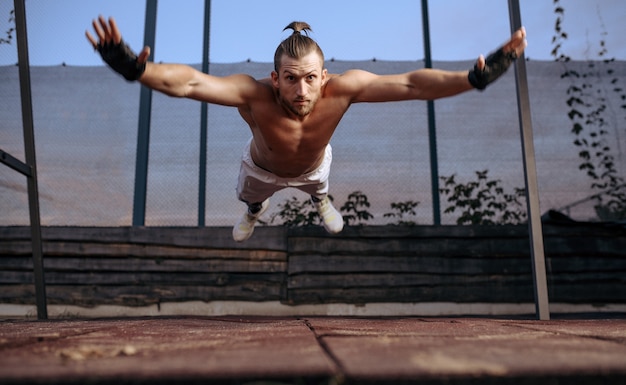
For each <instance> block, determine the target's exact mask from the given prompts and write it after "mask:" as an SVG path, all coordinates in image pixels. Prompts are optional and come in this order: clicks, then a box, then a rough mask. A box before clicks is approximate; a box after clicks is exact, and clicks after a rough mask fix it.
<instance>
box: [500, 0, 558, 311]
mask: <svg viewBox="0 0 626 385" xmlns="http://www.w3.org/2000/svg"><path fill="white" fill-rule="evenodd" d="M509 16H510V19H511V32H514V31H516V30H517V29H519V28H520V27H521V26H522V21H521V16H520V9H519V1H518V0H509ZM524 60H525V59H524V55H522V56H520V58H519V59H518V60H517V61H516V62H515V83H516V85H517V107H518V112H519V122H520V131H521V136H522V152H523V163H524V176H525V178H526V202H527V210H528V230H529V233H530V252H531V259H532V268H533V280H534V288H535V308H536V313H537V317H538V318H539V319H540V320H548V319H550V309H549V303H548V284H547V279H546V261H545V255H544V247H543V233H542V228H541V213H540V211H539V188H538V184H537V166H536V164H535V148H534V143H533V129H532V122H531V115H530V101H529V96H528V79H527V76H526V62H525V61H524Z"/></svg>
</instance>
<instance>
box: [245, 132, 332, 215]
mask: <svg viewBox="0 0 626 385" xmlns="http://www.w3.org/2000/svg"><path fill="white" fill-rule="evenodd" d="M251 142H252V138H251V139H250V140H249V141H248V144H247V145H246V147H245V148H244V150H243V155H242V157H241V169H240V170H239V183H238V184H237V198H239V200H240V201H243V202H246V203H250V204H252V203H260V202H263V201H264V200H266V199H267V198H269V197H271V196H272V195H274V193H275V192H277V191H280V190H282V189H285V188H287V187H293V188H297V189H298V190H301V191H303V192H305V193H307V194H309V195H312V196H314V197H316V198H320V199H322V198H324V196H326V194H328V176H329V175H330V164H331V163H332V160H333V151H332V148H331V147H330V144H329V145H327V146H326V152H325V155H324V160H323V161H322V164H320V166H319V167H318V168H317V169H315V170H313V171H311V172H309V173H306V174H304V175H300V176H298V177H295V178H282V177H279V176H277V175H275V174H272V173H271V172H269V171H267V170H264V169H262V168H261V167H259V166H257V165H256V164H254V161H252V156H251V155H250V143H251Z"/></svg>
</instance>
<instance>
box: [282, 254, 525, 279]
mask: <svg viewBox="0 0 626 385" xmlns="http://www.w3.org/2000/svg"><path fill="white" fill-rule="evenodd" d="M530 271H531V266H530V262H529V261H528V260H526V259H523V258H445V257H439V256H434V255H433V256H427V257H421V256H420V257H416V256H386V255H376V256H360V255H356V256H355V255H338V256H326V255H292V256H290V257H289V265H288V271H287V272H288V274H289V275H292V274H297V273H303V272H309V273H339V272H341V273H358V272H395V273H406V272H416V273H417V272H420V273H433V274H446V273H447V274H461V273H462V274H489V273H502V272H506V273H530Z"/></svg>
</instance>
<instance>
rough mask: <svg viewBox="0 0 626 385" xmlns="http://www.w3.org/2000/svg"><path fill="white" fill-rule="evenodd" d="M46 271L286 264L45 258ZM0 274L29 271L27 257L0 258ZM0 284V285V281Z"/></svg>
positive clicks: (243, 268)
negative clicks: (1, 272)
mask: <svg viewBox="0 0 626 385" xmlns="http://www.w3.org/2000/svg"><path fill="white" fill-rule="evenodd" d="M44 263H45V268H46V271H54V270H65V271H101V272H103V273H106V272H115V271H144V272H186V271H187V272H227V273H231V272H233V273H234V272H240V273H263V272H267V273H275V272H284V271H285V270H286V268H287V263H286V262H282V261H250V260H223V259H201V260H187V259H183V260H180V259H170V258H157V259H148V258H104V257H95V258H92V257H72V258H65V257H47V258H45V260H44ZM0 270H16V271H20V270H26V271H31V270H32V260H31V259H30V258H28V257H1V258H0ZM0 282H1V281H0Z"/></svg>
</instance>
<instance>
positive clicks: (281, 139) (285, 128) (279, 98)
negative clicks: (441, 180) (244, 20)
mask: <svg viewBox="0 0 626 385" xmlns="http://www.w3.org/2000/svg"><path fill="white" fill-rule="evenodd" d="M93 28H94V31H95V33H96V35H97V37H98V39H97V40H96V39H95V38H94V37H93V36H92V35H91V34H90V33H89V32H86V36H87V39H88V40H89V41H90V43H91V44H92V45H93V47H94V49H95V50H97V51H98V52H100V54H101V56H102V58H103V60H104V61H105V62H106V63H107V64H109V66H111V68H113V69H114V70H115V71H117V72H119V73H120V74H121V75H123V76H124V77H125V78H126V79H127V80H129V81H134V80H138V81H139V82H140V83H142V84H143V85H145V86H147V87H150V88H152V89H154V90H157V91H160V92H163V93H165V94H167V95H170V96H173V97H185V98H191V99H195V100H199V101H202V102H207V103H215V104H220V105H224V106H232V107H237V108H238V109H239V113H240V114H241V117H242V118H243V119H244V120H245V121H246V123H248V125H249V126H250V130H251V131H252V138H251V139H250V141H249V142H248V145H247V146H246V148H245V150H244V154H243V157H242V163H241V171H240V174H239V183H238V186H237V195H238V198H239V199H240V200H241V201H243V202H245V203H246V204H247V205H248V210H247V211H246V212H245V213H244V214H243V216H242V218H241V219H240V221H239V223H237V224H236V225H235V227H234V228H233V238H234V239H235V240H236V241H239V242H241V241H245V240H246V239H248V238H249V237H250V236H251V235H252V232H253V231H254V225H255V223H256V221H257V219H258V218H259V217H260V216H261V214H263V212H264V211H265V210H266V209H267V207H268V205H269V198H270V196H272V195H273V194H274V193H275V192H276V191H279V190H281V189H283V188H286V187H294V188H297V189H299V190H301V191H304V192H305V193H307V194H309V195H311V198H312V200H313V202H314V203H315V206H316V208H317V210H318V213H319V214H320V216H321V218H322V223H323V226H324V228H325V229H326V230H327V231H328V232H329V233H338V232H340V231H341V230H342V229H343V218H342V216H341V214H340V213H339V212H338V211H337V210H336V209H335V208H334V207H333V206H332V204H331V202H330V200H329V199H328V175H329V170H330V163H331V160H332V152H331V147H330V144H329V142H330V139H331V137H332V135H333V132H334V131H335V128H336V127H337V125H338V124H339V121H340V120H341V118H342V117H343V115H344V113H345V112H346V111H347V110H348V108H349V107H350V105H351V104H352V103H361V102H388V101H400V100H411V99H421V100H432V99H438V98H443V97H448V96H453V95H457V94H459V93H462V92H465V91H469V90H472V89H474V88H476V89H484V88H485V87H486V86H487V85H488V84H489V83H491V82H493V81H494V80H496V79H497V78H498V77H499V76H500V75H502V74H503V73H504V72H505V71H506V70H507V68H508V67H509V65H510V63H511V62H512V61H513V60H515V59H516V58H517V57H518V56H519V55H520V54H521V53H522V52H523V51H524V49H525V47H526V44H527V43H526V32H525V30H524V29H523V28H521V29H519V30H518V31H516V32H515V33H513V35H512V36H511V39H510V40H509V41H508V42H507V43H506V44H504V45H503V46H502V47H500V49H498V50H497V51H495V52H494V53H492V54H491V55H489V56H488V57H487V58H486V59H485V58H484V57H483V56H482V55H481V56H480V57H479V58H478V60H477V61H476V64H475V66H474V67H473V68H472V69H471V70H469V72H468V71H442V70H437V69H418V70H415V71H412V72H408V73H404V74H395V75H384V76H383V75H376V74H373V73H370V72H367V71H362V70H349V71H346V72H345V73H343V74H329V73H328V72H327V70H326V69H325V68H324V54H323V53H322V50H321V49H320V47H319V46H318V45H317V43H316V42H315V41H314V40H313V39H311V38H310V37H308V31H310V27H309V25H308V24H306V23H303V22H293V23H291V24H290V25H288V26H287V27H286V28H285V30H286V29H292V30H293V34H291V35H290V36H289V37H288V38H286V39H285V40H284V41H282V42H281V43H280V45H279V46H278V48H277V49H276V53H275V55H274V71H272V73H271V76H270V77H269V78H266V79H261V80H257V79H254V78H252V77H251V76H248V75H243V74H238V75H231V76H226V77H216V76H212V75H208V74H205V73H202V72H200V71H197V70H195V69H194V68H192V67H190V66H187V65H182V64H156V63H152V62H148V57H149V55H150V47H145V48H144V49H143V50H142V51H141V52H140V53H139V55H136V54H135V53H133V52H132V51H131V50H130V48H129V47H128V46H127V45H126V44H125V43H124V42H123V41H122V35H121V33H120V31H119V29H118V27H117V25H116V23H115V20H114V19H113V18H110V19H109V20H106V19H105V18H104V17H102V16H100V17H99V18H98V20H94V21H93Z"/></svg>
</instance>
